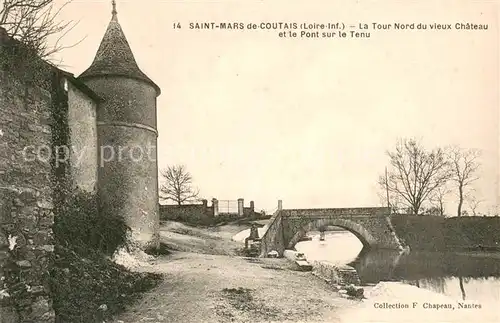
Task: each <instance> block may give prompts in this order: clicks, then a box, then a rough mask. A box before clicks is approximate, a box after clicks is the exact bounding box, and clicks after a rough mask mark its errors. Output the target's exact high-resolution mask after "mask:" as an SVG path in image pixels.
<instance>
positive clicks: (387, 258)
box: [295, 231, 500, 305]
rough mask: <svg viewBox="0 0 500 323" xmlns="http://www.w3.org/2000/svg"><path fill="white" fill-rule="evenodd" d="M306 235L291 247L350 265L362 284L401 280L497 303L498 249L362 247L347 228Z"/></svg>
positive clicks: (499, 287)
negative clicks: (492, 251) (475, 251)
mask: <svg viewBox="0 0 500 323" xmlns="http://www.w3.org/2000/svg"><path fill="white" fill-rule="evenodd" d="M308 236H310V237H311V238H312V240H311V241H302V242H299V243H297V245H296V246H295V249H296V250H297V251H299V252H303V253H304V255H305V256H306V258H307V259H308V260H310V261H314V260H316V261H328V262H333V263H337V264H347V265H350V266H352V267H354V268H355V269H356V271H357V272H358V275H359V277H360V280H361V283H362V284H363V285H365V286H366V285H368V286H369V285H375V284H377V283H379V282H383V281H389V282H401V283H404V284H407V285H412V286H416V287H419V288H424V289H427V290H430V291H432V292H436V293H440V294H444V295H446V296H449V297H451V298H453V299H457V300H469V299H473V300H477V301H487V302H490V301H496V302H497V303H498V305H500V255H499V257H488V256H486V254H485V255H479V256H478V255H476V256H467V255H463V254H454V253H442V252H410V253H408V254H402V253H400V252H395V251H387V250H386V251H369V252H364V251H363V250H362V249H363V245H362V244H361V242H360V241H359V240H358V239H357V238H356V237H355V236H354V235H353V234H352V233H350V232H348V231H339V232H336V231H331V232H326V234H325V241H319V232H310V233H308Z"/></svg>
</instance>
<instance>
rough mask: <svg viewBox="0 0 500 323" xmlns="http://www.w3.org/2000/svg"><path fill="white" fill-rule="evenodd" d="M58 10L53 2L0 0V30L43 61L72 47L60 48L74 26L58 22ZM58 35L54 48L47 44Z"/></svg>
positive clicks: (71, 23) (49, 0)
mask: <svg viewBox="0 0 500 323" xmlns="http://www.w3.org/2000/svg"><path fill="white" fill-rule="evenodd" d="M69 2H71V0H69V1H67V2H66V3H65V4H63V5H62V6H61V7H59V8H58V9H56V8H55V7H54V0H3V4H2V5H1V7H0V8H1V9H0V27H3V28H4V29H5V30H6V31H7V34H9V36H11V37H13V38H15V39H17V40H18V41H20V42H21V43H22V44H23V45H24V46H25V47H26V48H27V49H29V50H30V51H31V52H34V53H35V54H36V55H38V56H39V57H41V58H43V59H48V58H50V56H51V55H52V54H54V53H56V52H59V51H61V50H62V49H64V48H67V47H72V46H75V45H76V44H75V45H72V46H63V45H62V44H61V40H62V38H63V37H64V36H65V35H66V34H67V33H68V32H69V31H70V30H71V29H72V28H73V27H74V26H75V25H76V24H75V23H73V22H72V21H69V22H63V21H58V16H59V13H60V12H61V10H62V9H63V8H64V7H65V6H66V5H67V4H68V3H69ZM55 35H58V38H56V39H55V42H54V45H53V46H49V45H48V39H49V38H50V37H51V36H55Z"/></svg>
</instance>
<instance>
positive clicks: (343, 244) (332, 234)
mask: <svg viewBox="0 0 500 323" xmlns="http://www.w3.org/2000/svg"><path fill="white" fill-rule="evenodd" d="M331 230H335V231H331ZM307 236H308V237H310V238H311V240H310V241H301V242H298V243H297V244H296V245H295V250H297V251H299V252H302V253H304V254H305V255H306V257H307V259H308V260H310V261H329V262H332V263H338V264H347V263H349V262H351V261H353V260H354V259H356V257H357V256H358V255H359V253H360V252H361V250H362V249H363V244H362V243H361V241H360V240H359V239H358V238H357V237H356V236H355V235H354V234H352V233H351V232H349V231H346V230H343V229H341V228H339V227H332V226H329V227H326V228H325V233H324V241H320V232H319V231H310V232H308V233H307Z"/></svg>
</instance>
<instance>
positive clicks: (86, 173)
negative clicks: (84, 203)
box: [65, 80, 98, 192]
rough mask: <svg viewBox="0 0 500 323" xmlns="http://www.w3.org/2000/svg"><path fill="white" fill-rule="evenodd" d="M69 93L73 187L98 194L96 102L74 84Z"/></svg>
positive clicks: (70, 84) (67, 86)
mask: <svg viewBox="0 0 500 323" xmlns="http://www.w3.org/2000/svg"><path fill="white" fill-rule="evenodd" d="M65 86H66V88H67V91H68V126H69V130H70V143H71V146H70V147H68V149H69V150H70V158H71V160H70V165H71V175H72V179H73V184H74V186H76V187H78V188H80V189H82V190H84V191H87V192H95V191H96V189H97V187H96V185H97V162H98V156H97V124H96V109H97V103H96V102H94V101H93V100H91V99H90V98H89V97H88V96H87V95H85V94H84V93H83V92H82V91H80V90H79V89H78V88H77V87H76V86H74V85H73V84H72V83H71V82H69V81H67V80H66V82H65Z"/></svg>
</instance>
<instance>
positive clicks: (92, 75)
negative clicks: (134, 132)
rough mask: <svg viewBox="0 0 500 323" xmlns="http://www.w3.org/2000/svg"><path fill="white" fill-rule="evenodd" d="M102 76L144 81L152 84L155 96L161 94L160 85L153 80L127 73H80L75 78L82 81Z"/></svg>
mask: <svg viewBox="0 0 500 323" xmlns="http://www.w3.org/2000/svg"><path fill="white" fill-rule="evenodd" d="M103 76H104V77H122V78H129V79H133V80H136V81H139V82H142V83H145V84H148V85H150V86H152V87H153V88H154V89H155V92H156V96H157V97H158V96H160V94H161V89H160V87H159V86H158V85H157V84H156V83H155V82H153V81H152V80H150V79H149V78H147V79H145V78H143V77H139V76H135V75H128V74H124V73H103V74H90V75H83V73H82V74H81V75H80V76H78V78H77V79H78V80H79V81H80V82H83V81H86V80H90V79H93V78H99V77H103Z"/></svg>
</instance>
